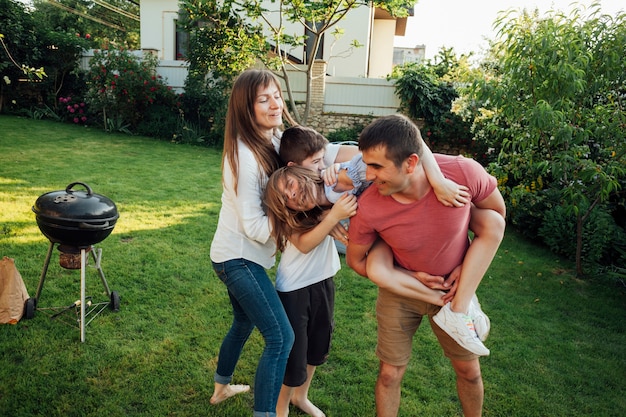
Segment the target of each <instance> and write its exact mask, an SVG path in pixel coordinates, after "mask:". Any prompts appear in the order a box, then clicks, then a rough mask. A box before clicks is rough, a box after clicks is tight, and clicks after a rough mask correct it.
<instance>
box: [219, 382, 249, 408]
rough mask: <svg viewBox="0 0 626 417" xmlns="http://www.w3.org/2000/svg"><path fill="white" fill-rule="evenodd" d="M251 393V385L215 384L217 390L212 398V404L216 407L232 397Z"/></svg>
mask: <svg viewBox="0 0 626 417" xmlns="http://www.w3.org/2000/svg"><path fill="white" fill-rule="evenodd" d="M248 391H250V385H231V384H219V383H217V382H216V383H215V390H214V391H213V396H211V400H210V402H211V404H213V405H216V404H219V403H221V402H222V401H224V400H227V399H229V398H230V397H232V396H234V395H237V394H241V393H242V392H248Z"/></svg>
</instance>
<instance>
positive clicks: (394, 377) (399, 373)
mask: <svg viewBox="0 0 626 417" xmlns="http://www.w3.org/2000/svg"><path fill="white" fill-rule="evenodd" d="M405 370H406V366H395V365H390V364H388V363H385V362H380V370H379V372H378V380H379V382H380V383H381V384H383V385H384V386H387V387H390V386H394V385H398V384H400V382H401V381H402V377H403V376H404V371H405Z"/></svg>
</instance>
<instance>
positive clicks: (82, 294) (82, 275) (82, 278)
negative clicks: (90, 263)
mask: <svg viewBox="0 0 626 417" xmlns="http://www.w3.org/2000/svg"><path fill="white" fill-rule="evenodd" d="M86 264H87V256H86V253H85V248H81V249H80V341H81V342H84V341H85V266H86Z"/></svg>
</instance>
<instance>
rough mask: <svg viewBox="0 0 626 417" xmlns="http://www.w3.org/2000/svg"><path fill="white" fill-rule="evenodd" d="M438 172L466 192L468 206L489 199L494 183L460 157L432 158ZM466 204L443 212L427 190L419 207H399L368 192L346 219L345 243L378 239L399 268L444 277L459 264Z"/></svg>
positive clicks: (464, 236) (467, 211)
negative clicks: (348, 239) (391, 254)
mask: <svg viewBox="0 0 626 417" xmlns="http://www.w3.org/2000/svg"><path fill="white" fill-rule="evenodd" d="M435 159H436V161H437V163H438V164H439V167H440V168H441V172H442V173H443V175H444V176H445V177H446V178H449V179H451V180H453V181H454V182H456V183H457V184H460V185H466V186H467V187H468V188H469V193H470V195H471V200H472V202H478V201H481V200H483V199H485V198H486V197H488V196H489V195H490V194H491V193H492V192H493V191H494V190H495V188H496V186H497V181H496V179H495V178H494V177H493V176H491V175H489V173H487V171H485V169H484V168H483V167H482V166H481V165H480V164H479V163H478V162H476V161H474V160H472V159H468V158H464V157H462V156H449V155H439V154H437V155H435ZM469 221H470V204H466V205H465V207H446V206H444V205H443V204H441V203H440V202H439V201H438V200H437V196H436V195H435V192H434V190H433V189H432V188H431V190H430V191H429V192H428V193H427V194H426V195H425V196H424V197H422V198H421V199H419V200H418V201H415V202H412V203H410V204H402V203H399V202H397V201H396V200H394V199H393V198H392V197H390V196H383V195H380V194H379V192H378V190H377V189H376V187H369V188H368V189H367V190H365V192H363V194H362V195H361V196H360V198H359V208H358V210H357V214H356V215H355V216H354V217H352V218H351V219H350V228H349V234H350V241H351V242H353V243H355V244H358V245H368V244H373V242H374V241H375V240H376V238H377V237H378V236H380V237H381V238H382V239H383V240H384V241H385V242H387V244H388V245H389V246H390V247H391V249H392V251H393V254H394V258H395V261H396V263H397V264H398V265H400V266H402V267H404V268H406V269H408V270H410V271H423V272H427V273H429V274H432V275H442V276H443V275H447V274H449V273H450V272H452V270H453V269H454V268H455V267H456V266H457V265H460V264H461V263H462V262H463V257H464V256H465V252H466V251H467V248H468V246H469V239H468V234H467V232H468V226H469Z"/></svg>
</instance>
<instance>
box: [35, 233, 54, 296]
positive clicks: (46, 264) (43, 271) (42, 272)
mask: <svg viewBox="0 0 626 417" xmlns="http://www.w3.org/2000/svg"><path fill="white" fill-rule="evenodd" d="M53 249H54V243H52V242H50V245H49V246H48V253H47V254H46V260H45V262H44V264H43V270H42V271H41V277H40V278H39V284H38V285H37V294H36V295H35V304H36V303H37V302H38V301H39V297H40V296H41V290H42V289H43V282H44V280H45V279H46V273H47V272H48V266H49V265H50V258H51V257H52V250H53Z"/></svg>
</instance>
